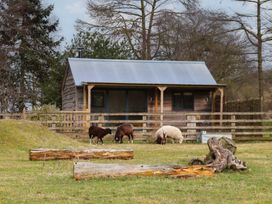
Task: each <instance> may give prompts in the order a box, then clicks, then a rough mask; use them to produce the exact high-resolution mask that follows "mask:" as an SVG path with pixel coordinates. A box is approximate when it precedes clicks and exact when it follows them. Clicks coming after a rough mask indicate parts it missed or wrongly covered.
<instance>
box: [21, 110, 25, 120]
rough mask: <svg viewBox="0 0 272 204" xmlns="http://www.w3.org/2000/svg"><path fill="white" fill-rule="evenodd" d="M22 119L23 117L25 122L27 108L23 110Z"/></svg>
mask: <svg viewBox="0 0 272 204" xmlns="http://www.w3.org/2000/svg"><path fill="white" fill-rule="evenodd" d="M22 117H23V120H25V119H26V109H25V108H24V109H23V113H22Z"/></svg>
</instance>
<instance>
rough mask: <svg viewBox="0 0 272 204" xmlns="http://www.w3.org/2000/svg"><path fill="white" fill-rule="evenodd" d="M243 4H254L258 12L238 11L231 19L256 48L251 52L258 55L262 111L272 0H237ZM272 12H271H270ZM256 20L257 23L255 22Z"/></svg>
mask: <svg viewBox="0 0 272 204" xmlns="http://www.w3.org/2000/svg"><path fill="white" fill-rule="evenodd" d="M235 1H238V2H242V3H243V4H250V5H254V6H255V8H256V13H254V14H246V13H236V16H235V18H232V19H230V20H231V21H233V22H235V23H236V24H237V27H236V28H235V29H233V30H235V31H236V30H243V31H244V33H245V35H246V37H247V39H248V41H249V42H250V43H251V45H252V46H253V47H254V48H255V51H254V52H251V54H254V55H255V56H256V55H257V69H258V92H259V100H260V104H261V105H260V111H263V104H264V77H263V62H264V60H265V53H264V46H265V44H266V43H268V42H271V41H272V32H271V25H272V19H271V8H272V6H271V3H272V1H271V0H235ZM269 12H270V13H269ZM254 21H255V23H253V22H254Z"/></svg>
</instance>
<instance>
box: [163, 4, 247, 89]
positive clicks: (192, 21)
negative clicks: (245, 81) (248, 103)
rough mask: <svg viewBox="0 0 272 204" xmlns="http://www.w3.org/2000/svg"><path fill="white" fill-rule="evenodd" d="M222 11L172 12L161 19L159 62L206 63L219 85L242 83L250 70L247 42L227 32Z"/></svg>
mask: <svg viewBox="0 0 272 204" xmlns="http://www.w3.org/2000/svg"><path fill="white" fill-rule="evenodd" d="M222 16H226V14H224V13H220V12H210V11H206V10H203V9H200V8H193V10H191V9H190V11H189V12H188V13H187V14H185V15H180V16H173V15H171V14H169V13H167V14H165V16H163V18H161V23H160V25H161V27H160V30H162V31H163V34H162V36H161V49H160V55H159V56H158V57H159V58H160V59H171V60H193V61H205V62H206V63H207V65H208V67H209V69H210V71H211V72H212V74H213V76H214V77H215V78H216V80H217V81H218V82H219V83H227V84H229V83H232V82H235V81H239V80H240V79H241V76H243V75H244V74H245V73H246V72H247V71H249V70H250V69H249V67H251V66H250V62H248V60H247V56H246V51H247V50H246V48H247V47H248V42H247V41H246V39H245V38H244V37H243V36H242V35H241V34H239V33H234V32H231V33H230V32H228V29H229V28H230V27H231V26H232V25H231V22H227V23H225V24H222V22H221V21H219V20H218V19H219V18H222Z"/></svg>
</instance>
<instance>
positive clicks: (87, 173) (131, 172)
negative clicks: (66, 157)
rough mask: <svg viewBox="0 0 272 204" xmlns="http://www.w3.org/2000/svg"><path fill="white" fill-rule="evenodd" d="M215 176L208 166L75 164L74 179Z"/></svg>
mask: <svg viewBox="0 0 272 204" xmlns="http://www.w3.org/2000/svg"><path fill="white" fill-rule="evenodd" d="M213 174H214V170H213V169H212V168H209V167H206V166H190V167H184V166H180V165H165V164H162V165H144V164H97V163H91V162H77V163H75V164H74V178H75V179H76V180H81V179H88V178H97V177H121V176H170V177H174V178H187V177H196V176H212V175H213Z"/></svg>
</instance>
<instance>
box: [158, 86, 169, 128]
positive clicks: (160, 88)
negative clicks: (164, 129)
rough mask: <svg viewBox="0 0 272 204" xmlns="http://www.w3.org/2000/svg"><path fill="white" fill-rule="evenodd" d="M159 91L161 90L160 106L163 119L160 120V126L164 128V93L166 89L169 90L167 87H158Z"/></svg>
mask: <svg viewBox="0 0 272 204" xmlns="http://www.w3.org/2000/svg"><path fill="white" fill-rule="evenodd" d="M158 89H159V90H160V92H161V100H160V105H161V108H160V109H161V111H160V114H161V117H160V120H161V123H160V125H161V126H163V101H164V91H165V89H167V87H166V86H158Z"/></svg>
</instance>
